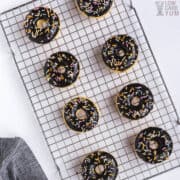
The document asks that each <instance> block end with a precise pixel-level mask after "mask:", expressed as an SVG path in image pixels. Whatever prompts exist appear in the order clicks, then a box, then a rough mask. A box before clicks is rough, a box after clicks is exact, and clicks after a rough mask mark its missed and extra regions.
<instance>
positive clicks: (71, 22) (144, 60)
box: [0, 0, 180, 180]
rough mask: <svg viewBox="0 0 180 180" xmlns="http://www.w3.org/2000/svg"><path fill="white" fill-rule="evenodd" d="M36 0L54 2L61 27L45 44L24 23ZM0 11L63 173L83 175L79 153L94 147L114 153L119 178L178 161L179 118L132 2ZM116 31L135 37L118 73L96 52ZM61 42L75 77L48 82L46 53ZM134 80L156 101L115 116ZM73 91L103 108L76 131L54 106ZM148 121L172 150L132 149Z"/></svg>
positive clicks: (148, 173)
mask: <svg viewBox="0 0 180 180" xmlns="http://www.w3.org/2000/svg"><path fill="white" fill-rule="evenodd" d="M37 6H47V7H50V8H52V9H53V10H54V11H55V12H56V13H57V14H58V15H59V17H60V20H61V33H60V34H59V36H58V37H57V38H56V39H55V40H53V41H52V42H50V43H48V44H45V45H39V44H36V43H33V42H31V41H30V40H29V39H28V37H27V36H26V35H25V31H24V29H23V20H24V18H25V16H26V14H27V13H28V12H29V11H30V10H31V9H32V8H34V7H37ZM0 19H1V26H2V29H3V31H4V34H5V36H6V38H7V41H8V44H9V47H10V48H11V51H12V54H13V57H14V60H15V64H16V66H17V69H18V71H19V73H20V76H21V78H22V80H23V83H24V86H25V88H26V90H27V93H28V96H29V99H30V101H31V103H32V106H33V110H34V112H35V114H36V117H37V119H38V121H39V124H40V127H41V129H42V132H43V134H44V137H45V139H46V141H47V145H48V147H49V150H50V152H51V154H52V157H53V159H54V162H55V164H56V165H57V170H58V171H59V173H60V176H61V179H72V180H76V179H82V177H81V175H80V164H81V161H82V159H83V158H84V157H85V156H86V155H87V154H88V153H90V152H92V151H95V150H99V149H100V150H104V151H107V152H110V153H112V154H113V156H114V157H115V158H116V160H117V162H118V165H119V174H118V178H117V179H136V180H140V179H148V178H150V177H153V176H155V175H158V174H161V173H163V172H167V171H169V170H171V169H173V168H176V167H178V166H179V165H180V161H179V160H180V143H179V137H178V135H180V131H179V130H178V128H179V127H178V126H177V124H178V122H179V118H178V115H177V112H176V110H175V107H174V104H173V102H172V100H171V97H170V95H169V93H168V90H167V87H166V85H165V83H164V80H163V78H162V75H161V73H160V71H159V68H158V65H157V63H156V60H155V57H154V55H153V53H152V50H151V48H150V45H149V43H148V40H147V38H146V36H145V33H144V30H143V27H142V24H141V23H140V19H139V17H138V15H137V12H136V10H135V9H134V8H133V7H131V6H126V5H124V4H123V2H122V1H120V0H115V3H114V6H113V8H112V10H111V13H110V14H109V15H107V16H106V17H105V18H102V19H99V20H95V19H88V18H86V17H84V16H82V15H80V13H79V12H78V11H77V9H76V7H75V3H74V1H72V0H61V1H59V0H42V1H41V0H36V1H33V2H29V3H26V4H24V5H21V6H19V7H16V8H14V9H11V10H8V11H6V12H3V13H2V14H1V15H0ZM116 34H129V35H130V36H132V37H134V38H135V39H136V41H137V43H138V46H139V49H140V54H139V62H138V63H137V64H136V65H135V66H134V67H133V68H132V69H131V70H129V71H128V72H126V73H121V74H116V73H112V72H110V71H109V69H108V68H106V67H105V65H104V63H103V61H102V59H101V49H102V45H103V44H104V42H105V40H107V39H108V38H110V37H111V36H112V35H116ZM59 50H62V51H69V52H71V53H72V54H74V55H75V56H76V57H77V58H78V59H79V61H80V64H81V72H80V79H79V80H78V81H77V82H76V83H75V85H74V86H71V87H68V88H66V89H59V88H54V87H51V86H50V85H49V83H48V82H47V81H46V80H45V78H44V75H43V66H44V63H45V61H46V60H47V59H48V57H49V56H50V55H51V54H52V53H55V52H57V51H59ZM132 82H140V83H143V84H145V85H146V86H148V87H149V88H150V89H151V91H152V92H153V94H154V98H155V102H156V103H155V106H154V109H153V111H152V112H151V113H150V114H149V115H148V116H147V117H145V118H144V119H141V120H139V121H129V120H127V119H124V118H122V117H120V115H119V114H118V112H117V110H116V109H115V105H114V100H113V99H114V96H115V95H116V94H117V93H118V92H119V90H120V89H121V88H122V87H123V86H125V85H127V84H128V83H132ZM79 95H80V96H87V97H88V98H91V99H92V100H93V101H94V102H96V103H97V104H98V106H99V108H100V112H101V118H100V122H99V125H98V127H96V128H95V129H93V130H92V131H90V132H87V133H82V134H76V133H74V132H72V131H71V130H69V129H68V128H67V127H66V126H65V124H64V122H63V119H62V115H61V113H60V112H61V110H62V108H63V106H64V104H65V103H66V102H68V101H69V100H70V99H71V98H73V97H75V96H79ZM149 126H158V127H161V128H163V129H165V130H167V131H168V132H169V133H170V135H171V136H172V139H173V143H174V151H173V154H172V155H171V157H170V159H169V160H167V161H165V162H164V163H162V164H158V165H150V164H147V163H145V162H143V161H142V160H141V159H139V158H138V157H137V156H136V154H135V152H134V148H133V145H134V138H135V136H136V134H137V133H138V132H139V131H140V130H142V129H144V128H146V127H149Z"/></svg>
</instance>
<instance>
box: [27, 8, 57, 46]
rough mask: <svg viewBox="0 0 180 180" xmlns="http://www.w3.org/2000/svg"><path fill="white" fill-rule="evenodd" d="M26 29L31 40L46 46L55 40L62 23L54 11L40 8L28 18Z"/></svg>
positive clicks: (32, 11)
mask: <svg viewBox="0 0 180 180" xmlns="http://www.w3.org/2000/svg"><path fill="white" fill-rule="evenodd" d="M24 28H25V32H26V34H27V35H28V37H29V39H30V40H32V41H34V42H36V43H40V44H45V43H48V42H50V41H51V40H52V39H54V37H55V36H56V35H57V33H58V32H59V29H60V21H59V18H58V15H57V14H56V13H55V12H54V11H53V10H52V9H50V8H45V7H38V8H35V9H32V10H31V11H30V12H29V14H28V15H27V16H26V18H25V22H24Z"/></svg>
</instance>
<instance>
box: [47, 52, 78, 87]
mask: <svg viewBox="0 0 180 180" xmlns="http://www.w3.org/2000/svg"><path fill="white" fill-rule="evenodd" d="M79 72H80V66H79V62H78V60H77V59H76V58H75V56H73V55H72V54H70V53H68V52H57V53H54V54H52V55H51V56H50V58H49V59H48V60H47V62H46V63H45V66H44V75H45V77H46V79H47V81H48V82H49V83H50V84H51V85H53V86H56V87H61V88H63V87H67V86H69V85H71V84H73V83H74V82H75V81H76V80H77V78H78V76H79Z"/></svg>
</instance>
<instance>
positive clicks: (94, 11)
mask: <svg viewBox="0 0 180 180" xmlns="http://www.w3.org/2000/svg"><path fill="white" fill-rule="evenodd" d="M113 1H114V0H76V5H77V8H78V9H79V10H80V12H82V13H83V14H85V15H86V16H88V17H96V18H97V17H101V16H104V15H105V14H106V13H107V12H108V11H109V10H110V9H111V7H112V4H113Z"/></svg>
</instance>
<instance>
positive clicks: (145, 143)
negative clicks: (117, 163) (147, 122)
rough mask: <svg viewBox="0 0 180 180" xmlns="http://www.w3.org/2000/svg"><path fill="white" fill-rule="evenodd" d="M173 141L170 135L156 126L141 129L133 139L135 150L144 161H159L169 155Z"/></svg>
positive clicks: (154, 162)
mask: <svg viewBox="0 0 180 180" xmlns="http://www.w3.org/2000/svg"><path fill="white" fill-rule="evenodd" d="M172 150H173V142H172V139H171V137H170V135H169V134H168V133H167V132H166V131H165V130H163V129H161V128H158V127H149V128H147V129H144V130H142V131H141V132H140V133H139V134H138V135H137V137H136V140H135V151H136V153H137V155H138V156H139V157H140V158H141V159H143V160H144V161H145V162H148V163H151V164H157V163H161V162H163V161H165V160H167V159H169V156H170V155H171V153H172Z"/></svg>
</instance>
